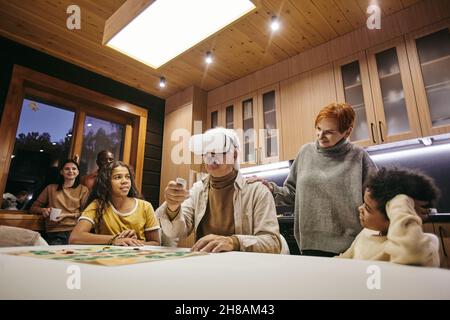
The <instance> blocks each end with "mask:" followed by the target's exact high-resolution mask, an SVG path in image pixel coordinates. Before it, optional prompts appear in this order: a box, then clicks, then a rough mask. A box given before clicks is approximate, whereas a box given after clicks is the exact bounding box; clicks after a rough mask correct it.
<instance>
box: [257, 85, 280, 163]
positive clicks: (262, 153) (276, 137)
mask: <svg viewBox="0 0 450 320" xmlns="http://www.w3.org/2000/svg"><path fill="white" fill-rule="evenodd" d="M279 92H280V91H279V85H278V84H276V85H274V86H270V87H266V88H263V89H261V90H259V92H258V99H259V103H258V106H259V110H258V111H259V112H258V114H259V115H260V116H259V126H258V127H259V132H258V136H259V146H258V160H259V164H264V163H270V162H276V161H279V159H280V146H281V145H282V144H281V135H280V127H281V126H280V121H281V120H280V119H281V116H280V94H279Z"/></svg>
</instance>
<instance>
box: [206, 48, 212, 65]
mask: <svg viewBox="0 0 450 320" xmlns="http://www.w3.org/2000/svg"><path fill="white" fill-rule="evenodd" d="M205 62H206V63H207V64H211V63H212V62H213V58H212V53H211V51H208V52H207V53H206V58H205Z"/></svg>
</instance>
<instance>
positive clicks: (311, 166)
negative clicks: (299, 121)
mask: <svg viewBox="0 0 450 320" xmlns="http://www.w3.org/2000/svg"><path fill="white" fill-rule="evenodd" d="M372 170H376V166H375V164H374V163H373V162H372V160H371V159H370V157H369V155H368V154H367V152H365V151H364V150H363V149H362V148H360V147H358V146H355V145H353V144H352V143H350V142H348V141H347V140H346V139H343V140H341V141H340V142H338V143H337V144H336V145H335V146H333V147H330V148H322V147H320V146H319V144H318V143H317V142H316V143H309V144H306V145H304V146H303V147H302V148H301V149H300V152H299V153H298V154H297V157H296V159H295V161H294V163H293V164H292V166H291V171H290V173H289V175H288V177H287V179H286V181H285V182H284V185H283V187H278V186H276V185H275V184H274V183H271V184H272V186H273V187H274V196H275V202H276V203H277V204H279V203H287V204H292V203H295V206H294V214H295V221H294V223H295V224H294V233H295V238H296V240H297V243H298V246H299V248H300V250H321V251H328V252H334V253H340V252H343V251H345V250H346V249H347V248H348V247H350V245H351V243H352V242H353V240H354V239H355V237H356V235H357V234H358V233H359V232H360V231H361V229H362V227H361V224H360V222H359V212H358V207H359V206H360V205H361V204H362V203H363V193H364V190H363V184H364V182H365V179H366V178H367V176H368V175H369V173H370V171H372Z"/></svg>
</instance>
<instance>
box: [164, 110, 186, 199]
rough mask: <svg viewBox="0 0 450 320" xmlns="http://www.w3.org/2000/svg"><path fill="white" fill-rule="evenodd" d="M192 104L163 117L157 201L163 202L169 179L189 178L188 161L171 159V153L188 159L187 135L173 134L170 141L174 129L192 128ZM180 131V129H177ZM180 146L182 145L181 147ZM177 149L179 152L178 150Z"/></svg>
mask: <svg viewBox="0 0 450 320" xmlns="http://www.w3.org/2000/svg"><path fill="white" fill-rule="evenodd" d="M191 125H192V104H189V105H186V106H184V107H182V108H180V109H177V110H175V111H173V112H171V113H168V114H166V116H165V119H164V135H163V154H162V160H161V191H160V195H159V202H160V204H162V203H163V202H164V190H165V188H166V186H167V184H168V183H169V181H171V180H175V179H176V178H177V177H180V178H183V179H186V181H188V180H189V168H190V164H189V163H179V164H178V163H174V161H179V160H181V159H178V158H177V159H172V153H173V154H174V155H175V156H180V157H183V156H184V158H183V159H189V160H188V161H190V154H187V156H186V152H189V150H188V143H189V136H186V137H184V138H183V137H182V136H178V135H174V136H173V139H175V140H174V141H172V134H173V133H174V132H176V131H175V130H177V129H181V130H183V129H184V130H185V132H187V133H190V132H191V130H192V127H191ZM178 132H180V133H182V132H181V131H178ZM185 138H187V139H185ZM181 147H183V148H182V149H181ZM178 151H179V152H178Z"/></svg>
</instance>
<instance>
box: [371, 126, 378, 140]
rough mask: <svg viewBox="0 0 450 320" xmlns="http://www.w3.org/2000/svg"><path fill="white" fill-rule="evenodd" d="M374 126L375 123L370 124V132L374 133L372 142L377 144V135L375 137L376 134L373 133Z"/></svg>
mask: <svg viewBox="0 0 450 320" xmlns="http://www.w3.org/2000/svg"><path fill="white" fill-rule="evenodd" d="M373 126H374V124H373V122H371V123H370V131H371V132H372V142H373V143H377V142H376V141H375V135H374V133H373Z"/></svg>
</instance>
